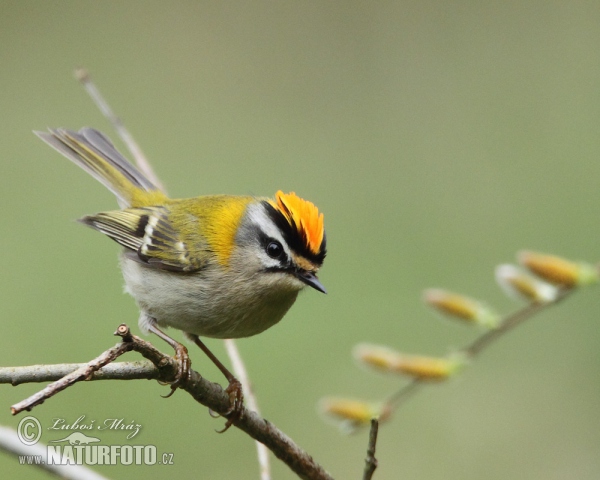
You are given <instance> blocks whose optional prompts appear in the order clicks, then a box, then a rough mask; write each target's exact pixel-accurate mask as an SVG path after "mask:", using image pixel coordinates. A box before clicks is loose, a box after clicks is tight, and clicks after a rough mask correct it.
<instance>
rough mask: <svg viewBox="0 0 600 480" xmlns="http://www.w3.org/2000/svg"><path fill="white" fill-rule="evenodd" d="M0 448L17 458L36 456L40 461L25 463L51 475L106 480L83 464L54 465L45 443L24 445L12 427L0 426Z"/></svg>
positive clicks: (75, 479) (68, 479) (73, 478)
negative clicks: (50, 460)
mask: <svg viewBox="0 0 600 480" xmlns="http://www.w3.org/2000/svg"><path fill="white" fill-rule="evenodd" d="M0 450H3V451H4V452H6V453H8V454H10V455H13V456H15V457H17V458H19V457H22V456H25V457H26V458H35V457H38V458H39V459H41V462H32V463H27V465H30V466H35V467H38V468H41V469H42V470H45V471H46V472H48V473H51V474H52V475H56V476H58V477H61V478H65V479H67V480H107V478H106V477H103V476H102V475H99V474H98V473H96V472H94V471H93V470H90V469H89V468H87V467H84V466H83V465H54V464H52V463H49V462H48V450H47V448H46V445H44V444H42V443H36V444H35V445H24V444H23V443H22V442H21V441H20V440H19V436H18V434H17V432H16V431H15V430H13V429H12V428H8V427H2V426H0Z"/></svg>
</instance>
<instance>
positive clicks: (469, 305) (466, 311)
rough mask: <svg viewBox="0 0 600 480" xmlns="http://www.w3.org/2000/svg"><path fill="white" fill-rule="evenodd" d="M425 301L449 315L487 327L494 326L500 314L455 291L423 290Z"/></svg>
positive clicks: (496, 324)
mask: <svg viewBox="0 0 600 480" xmlns="http://www.w3.org/2000/svg"><path fill="white" fill-rule="evenodd" d="M423 298H424V300H425V303H427V304H429V305H431V306H432V307H434V308H435V309H436V310H438V311H440V312H442V313H444V314H446V315H449V316H451V317H455V318H460V319H462V320H466V321H468V322H471V323H475V324H478V325H482V326H484V327H487V328H496V327H497V326H498V323H499V322H500V316H499V315H498V314H497V313H496V312H494V311H493V310H492V309H491V308H489V307H488V306H486V305H484V304H483V303H481V302H479V301H477V300H474V299H472V298H469V297H465V296H463V295H459V294H457V293H452V292H448V291H446V290H441V289H437V288H430V289H428V290H425V292H424V294H423Z"/></svg>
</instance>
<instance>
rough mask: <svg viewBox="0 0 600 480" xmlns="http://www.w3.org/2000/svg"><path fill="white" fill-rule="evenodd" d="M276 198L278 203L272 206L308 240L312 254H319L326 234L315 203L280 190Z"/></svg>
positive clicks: (307, 243)
mask: <svg viewBox="0 0 600 480" xmlns="http://www.w3.org/2000/svg"><path fill="white" fill-rule="evenodd" d="M275 198H276V200H277V203H275V202H273V201H272V202H271V204H272V205H273V206H274V207H275V208H277V210H279V211H280V212H281V213H282V214H283V215H284V217H285V218H286V220H287V222H288V223H289V224H290V226H291V227H292V228H294V229H295V230H296V231H297V232H298V234H299V235H300V237H303V238H304V239H305V240H306V246H307V247H308V249H309V250H310V252H311V253H313V254H318V253H319V252H320V250H321V246H322V243H323V236H324V234H325V228H324V226H323V214H322V213H321V214H319V209H318V208H317V207H316V206H315V205H314V204H313V203H311V202H309V201H307V200H304V199H303V198H300V197H299V196H298V195H296V194H295V193H294V192H290V193H283V192H282V191H281V190H279V191H278V192H277V193H276V194H275Z"/></svg>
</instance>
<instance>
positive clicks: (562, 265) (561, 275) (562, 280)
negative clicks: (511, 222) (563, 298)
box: [518, 250, 598, 287]
mask: <svg viewBox="0 0 600 480" xmlns="http://www.w3.org/2000/svg"><path fill="white" fill-rule="evenodd" d="M518 259H519V263H520V264H521V265H523V266H525V267H527V268H528V269H529V270H530V271H531V272H533V273H535V274H536V275H537V276H538V277H540V278H542V279H544V280H546V281H547V282H550V283H552V284H553V285H558V286H561V287H575V286H577V285H589V284H591V283H596V282H598V270H597V269H596V268H595V267H594V266H593V265H590V264H588V263H578V262H572V261H570V260H566V259H564V258H561V257H556V256H554V255H546V254H543V253H537V252H529V251H525V250H524V251H521V252H519V254H518Z"/></svg>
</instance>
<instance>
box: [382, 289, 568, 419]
mask: <svg viewBox="0 0 600 480" xmlns="http://www.w3.org/2000/svg"><path fill="white" fill-rule="evenodd" d="M573 292H574V289H573V288H567V287H563V288H561V289H560V290H559V292H558V295H557V296H556V298H555V299H554V300H553V301H552V302H546V303H542V302H540V303H535V302H532V303H528V304H527V305H525V306H524V307H523V308H520V309H519V310H517V311H515V312H513V313H510V314H508V315H506V316H505V317H504V318H503V319H502V320H501V321H500V324H499V326H498V327H497V328H495V329H493V330H488V331H486V332H484V333H483V334H481V335H480V336H479V337H477V338H476V339H475V340H474V341H473V342H471V343H470V344H469V345H467V346H465V347H463V348H462V349H460V350H458V353H459V354H460V353H463V354H464V355H465V356H466V357H467V358H475V357H477V356H478V355H479V354H481V352H483V351H484V350H485V349H487V348H488V347H489V346H490V345H491V344H492V343H493V342H495V341H497V340H498V339H500V338H501V337H502V336H504V335H506V334H507V333H508V332H509V331H511V330H512V329H514V328H515V327H517V326H519V325H521V324H522V323H524V322H525V321H527V320H529V319H530V318H531V317H533V316H534V315H536V314H538V313H539V312H541V311H542V310H546V309H547V308H549V307H551V306H554V305H556V304H558V303H559V302H561V301H562V300H564V299H565V298H567V297H568V296H569V295H571V294H572V293H573ZM426 384H429V382H427V381H426V380H421V379H420V378H414V379H413V380H412V381H411V382H410V383H408V384H406V385H404V386H403V387H402V388H400V389H399V390H397V391H396V392H394V393H393V394H392V395H390V396H389V397H388V399H387V400H386V402H385V404H386V405H387V407H388V408H389V409H390V411H391V410H392V409H397V408H398V407H399V406H400V405H402V404H403V403H404V402H405V401H406V400H408V399H409V398H410V397H411V396H412V395H414V394H415V393H416V392H417V391H418V390H419V389H420V388H421V387H422V386H424V385H426Z"/></svg>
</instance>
